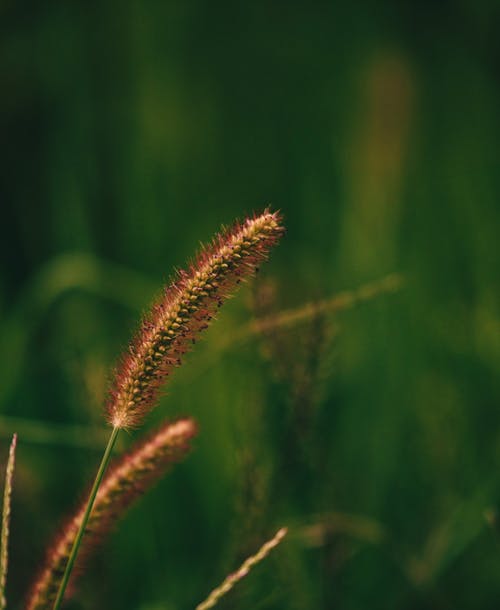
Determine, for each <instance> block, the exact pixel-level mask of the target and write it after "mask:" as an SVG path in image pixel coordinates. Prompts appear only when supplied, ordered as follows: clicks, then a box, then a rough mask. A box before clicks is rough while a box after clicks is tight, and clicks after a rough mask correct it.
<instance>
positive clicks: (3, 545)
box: [0, 434, 17, 610]
mask: <svg viewBox="0 0 500 610" xmlns="http://www.w3.org/2000/svg"><path fill="white" fill-rule="evenodd" d="M16 445H17V434H14V436H13V437H12V442H11V444H10V449H9V459H8V461H7V468H6V471H5V487H4V492H3V510H2V535H1V540H0V608H1V610H4V609H5V606H6V605H7V602H6V599H5V585H6V582H7V568H8V565H9V533H10V499H11V495H12V478H13V476H14V467H15V462H16Z"/></svg>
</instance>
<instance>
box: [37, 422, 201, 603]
mask: <svg viewBox="0 0 500 610" xmlns="http://www.w3.org/2000/svg"><path fill="white" fill-rule="evenodd" d="M196 433H197V426H196V423H195V422H194V420H193V419H191V418H185V419H179V420H177V421H174V422H171V423H170V422H169V423H166V424H165V425H163V426H162V427H161V428H160V429H159V430H158V431H157V432H156V433H155V434H153V435H152V436H151V437H150V438H149V439H147V440H146V441H145V442H143V443H141V444H140V445H139V446H138V447H137V448H135V449H133V450H132V451H131V452H130V453H128V454H127V455H125V456H124V457H122V458H121V459H119V460H118V461H117V463H116V464H115V465H114V466H113V467H112V468H110V470H109V472H108V474H107V475H106V477H105V478H104V480H103V482H102V485H101V486H100V488H99V490H98V492H97V495H96V499H95V503H94V508H93V510H92V512H91V514H90V517H89V519H88V522H87V524H86V527H85V536H84V538H83V541H82V544H81V547H80V555H79V557H78V564H79V566H80V567H81V564H82V560H81V558H82V557H83V558H86V557H88V555H89V554H90V553H91V551H92V550H93V549H94V548H95V547H96V545H97V543H98V542H100V541H101V540H102V538H103V537H104V536H105V535H106V534H107V532H109V530H110V529H112V528H113V526H114V524H115V523H116V522H117V520H118V519H119V518H120V517H121V516H122V515H123V514H124V513H125V511H126V510H127V509H128V508H129V506H130V505H131V504H132V503H133V502H134V501H135V500H136V499H138V498H139V497H140V496H142V494H143V493H144V492H145V491H146V490H147V489H149V488H150V487H151V486H152V485H154V484H155V483H156V481H158V480H159V479H160V478H161V477H162V476H163V475H164V474H165V472H166V471H167V470H168V469H169V467H170V466H172V465H173V464H174V463H175V462H179V461H180V460H182V459H183V458H184V457H185V456H186V455H187V453H188V452H189V450H190V447H191V440H192V439H193V437H194V436H195V435H196ZM85 513H86V504H85V505H83V506H82V507H81V508H80V509H78V510H77V511H76V513H75V514H74V515H73V517H71V518H70V519H69V520H68V522H67V524H66V526H65V527H64V528H63V530H62V531H61V532H60V534H59V535H58V536H57V538H56V542H55V543H54V545H53V546H52V548H51V549H50V550H49V552H48V553H47V556H46V559H45V564H44V567H43V569H42V570H41V572H40V575H39V577H38V578H37V580H36V582H35V583H34V585H33V587H32V589H31V592H30V594H29V596H28V602H27V605H26V610H48V609H49V608H51V607H52V605H53V604H54V602H55V600H56V597H57V594H58V591H59V590H60V585H61V581H62V579H63V577H64V573H65V567H66V565H67V562H68V559H69V557H70V554H71V550H72V547H73V542H74V540H75V536H76V534H77V532H78V530H79V529H80V527H81V525H82V523H83V520H84V517H85ZM77 574H78V571H76V572H74V575H77ZM74 575H73V576H72V578H71V581H72V582H74Z"/></svg>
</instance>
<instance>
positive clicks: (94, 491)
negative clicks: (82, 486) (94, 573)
mask: <svg viewBox="0 0 500 610" xmlns="http://www.w3.org/2000/svg"><path fill="white" fill-rule="evenodd" d="M119 430H120V429H119V428H113V430H112V432H111V436H110V437H109V440H108V444H107V445H106V450H105V451H104V455H103V456H102V460H101V464H100V466H99V470H98V471H97V475H96V477H95V481H94V484H93V485H92V490H91V491H90V496H89V499H88V502H87V507H86V509H85V514H84V515H83V518H82V522H81V524H80V529H79V530H78V533H77V535H76V538H75V541H74V542H73V548H72V549H71V554H70V556H69V559H68V563H67V564H66V569H65V571H64V576H63V578H62V581H61V585H60V586H59V591H58V593H57V597H56V601H55V602H54V608H53V610H58V609H59V607H60V606H61V602H62V600H63V597H64V592H65V591H66V587H67V585H68V581H69V577H70V574H71V570H72V569H73V564H74V563H75V559H76V556H77V554H78V549H79V547H80V542H81V541H82V538H83V534H84V533H85V528H86V527H87V522H88V520H89V517H90V513H91V512H92V507H93V506H94V501H95V498H96V495H97V491H98V489H99V485H100V484H101V481H102V478H103V476H104V473H105V472H106V468H107V466H108V463H109V459H110V457H111V452H112V451H113V446H114V444H115V441H116V437H117V436H118V432H119Z"/></svg>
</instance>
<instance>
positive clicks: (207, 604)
mask: <svg viewBox="0 0 500 610" xmlns="http://www.w3.org/2000/svg"><path fill="white" fill-rule="evenodd" d="M287 533H288V530H287V528H286V527H282V528H281V529H280V530H278V531H277V532H276V534H275V535H274V537H273V538H271V540H268V541H267V542H266V543H265V544H263V545H262V546H261V548H260V549H259V550H258V551H257V553H255V555H252V556H251V557H249V558H248V559H246V560H245V561H244V562H243V563H242V564H241V566H240V567H239V568H238V569H237V570H236V572H233V573H232V574H229V576H227V577H226V579H225V580H224V582H223V583H222V584H221V585H219V586H218V587H217V588H216V589H214V590H213V591H212V592H211V593H210V595H209V596H208V597H207V599H206V600H205V601H204V602H202V603H201V604H198V605H197V606H196V610H208V609H209V608H213V607H214V606H215V605H216V604H217V603H218V601H219V600H220V598H221V597H223V596H224V595H225V594H226V593H228V591H230V590H231V589H232V588H233V587H234V585H235V584H236V583H237V582H238V581H240V580H241V579H242V578H245V576H246V575H247V574H248V573H249V572H250V570H251V569H252V568H253V566H254V565H255V564H257V563H260V562H261V561H262V560H263V559H265V558H266V557H267V556H268V555H269V553H270V552H271V551H272V550H273V549H274V548H275V547H277V546H278V544H279V543H280V542H281V541H282V540H283V538H284V537H285V536H286V535H287Z"/></svg>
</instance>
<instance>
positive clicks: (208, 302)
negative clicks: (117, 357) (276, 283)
mask: <svg viewBox="0 0 500 610" xmlns="http://www.w3.org/2000/svg"><path fill="white" fill-rule="evenodd" d="M283 231H284V229H283V226H282V225H281V218H280V216H279V214H277V213H272V212H270V211H268V210H266V211H265V212H264V213H263V214H261V215H260V216H254V217H253V218H249V219H247V220H245V222H243V223H241V224H240V223H237V224H235V225H234V226H233V227H232V228H230V229H226V230H223V231H222V232H221V233H220V234H219V235H218V236H217V237H216V238H215V239H214V241H213V242H212V243H211V244H210V245H209V246H207V247H205V248H203V249H202V250H201V252H200V253H199V254H198V256H197V257H196V259H195V261H194V262H193V263H192V264H191V265H190V267H189V269H188V270H187V271H179V272H178V274H177V279H176V281H174V283H173V284H171V285H170V286H169V287H168V288H167V289H166V290H165V292H164V294H163V295H162V297H161V299H160V300H159V301H158V302H157V303H156V304H155V305H154V307H153V309H152V311H151V313H150V314H149V315H147V316H146V318H145V319H144V321H143V323H142V327H141V329H140V331H139V333H138V334H137V336H136V338H135V340H134V341H133V343H132V345H131V347H130V350H129V352H128V353H127V355H126V356H125V357H124V358H123V360H122V362H121V363H120V366H119V368H118V371H117V374H116V378H115V382H114V384H113V387H112V389H111V392H110V398H109V401H108V419H109V421H110V423H111V424H112V426H113V427H114V428H133V427H136V426H138V425H139V424H140V423H141V421H142V419H143V417H144V416H145V415H146V414H147V413H148V412H149V411H150V410H151V409H152V408H153V407H154V406H155V403H156V400H157V398H158V393H159V390H160V388H161V386H162V385H163V383H164V382H165V380H166V378H167V377H168V376H169V375H170V374H171V373H172V371H173V370H174V368H175V367H177V366H179V365H180V364H181V358H182V356H183V354H185V353H186V351H188V349H189V348H190V347H191V345H192V344H194V343H195V342H196V340H197V339H198V337H199V335H200V333H201V332H202V331H203V330H204V329H206V328H207V327H208V324H209V322H210V320H211V319H212V318H213V316H214V313H215V312H216V311H217V309H218V308H219V307H220V306H221V305H222V303H223V302H224V301H225V300H226V299H227V298H228V297H229V296H230V295H231V294H232V292H233V291H234V290H235V288H236V287H237V286H238V284H239V283H240V282H241V281H242V280H243V279H245V278H248V277H249V276H251V275H253V274H254V273H255V271H256V270H257V268H258V265H259V264H260V263H261V262H262V261H263V260H264V259H265V258H266V257H267V255H268V253H269V250H270V249H271V248H272V246H273V245H274V244H275V243H276V242H277V241H278V239H279V238H280V236H281V235H282V233H283Z"/></svg>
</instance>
